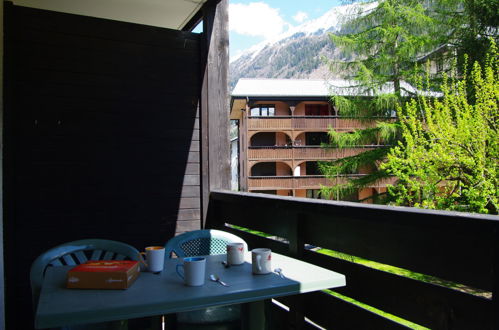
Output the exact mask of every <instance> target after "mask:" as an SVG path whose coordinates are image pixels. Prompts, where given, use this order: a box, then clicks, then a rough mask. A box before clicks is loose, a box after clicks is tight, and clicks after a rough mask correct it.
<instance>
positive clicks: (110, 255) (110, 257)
mask: <svg viewBox="0 0 499 330" xmlns="http://www.w3.org/2000/svg"><path fill="white" fill-rule="evenodd" d="M113 257H114V252H111V251H106V253H104V256H103V257H102V260H113Z"/></svg>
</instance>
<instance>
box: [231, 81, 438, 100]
mask: <svg viewBox="0 0 499 330" xmlns="http://www.w3.org/2000/svg"><path fill="white" fill-rule="evenodd" d="M401 87H402V95H403V96H408V95H409V93H416V92H417V90H416V88H414V87H413V86H412V85H410V84H408V83H406V82H402V83H401ZM393 90H394V88H393V83H387V84H385V85H384V86H383V88H382V90H381V91H380V92H382V93H393ZM425 94H426V95H431V96H439V94H438V93H425ZM331 95H340V96H373V95H374V93H373V92H372V91H370V90H368V89H367V88H365V87H360V86H359V85H358V83H357V82H354V81H349V80H343V79H334V80H314V79H261V78H258V79H253V78H241V79H239V81H238V82H237V84H236V87H234V90H233V91H232V97H233V98H238V97H328V96H331Z"/></svg>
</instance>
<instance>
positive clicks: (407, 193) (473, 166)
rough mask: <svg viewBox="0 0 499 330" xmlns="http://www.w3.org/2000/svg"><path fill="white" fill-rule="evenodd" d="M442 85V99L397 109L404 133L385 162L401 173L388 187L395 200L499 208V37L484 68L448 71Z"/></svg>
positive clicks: (428, 205) (488, 210)
mask: <svg viewBox="0 0 499 330" xmlns="http://www.w3.org/2000/svg"><path fill="white" fill-rule="evenodd" d="M442 89H443V91H444V97H443V99H442V100H427V99H426V98H425V97H424V96H421V97H420V102H417V101H416V100H412V101H410V102H409V103H408V104H406V106H405V107H403V108H399V110H398V111H399V112H400V114H399V116H400V124H401V129H402V139H401V140H400V141H399V142H398V144H397V146H395V147H394V148H392V149H391V150H390V152H389V153H388V155H387V161H386V162H385V163H384V164H382V166H381V168H382V170H383V171H385V172H387V173H390V174H393V175H395V176H396V177H397V178H398V182H397V183H396V184H395V185H394V186H391V187H389V189H388V192H389V195H390V197H391V200H392V203H393V204H395V205H407V206H415V207H423V208H431V209H444V210H459V211H468V212H479V213H495V214H497V213H498V210H499V188H498V187H499V102H498V101H499V59H498V56H497V50H496V47H495V43H493V42H492V47H491V51H490V53H489V55H488V57H487V60H486V62H485V64H484V66H483V69H482V67H481V66H480V65H479V63H478V62H475V63H474V66H473V69H472V71H471V74H470V76H469V77H467V76H466V75H465V76H464V77H463V78H462V79H460V80H458V79H456V78H451V79H447V77H446V76H444V84H443V86H442ZM469 91H471V95H470V92H469ZM470 100H473V104H471V103H470Z"/></svg>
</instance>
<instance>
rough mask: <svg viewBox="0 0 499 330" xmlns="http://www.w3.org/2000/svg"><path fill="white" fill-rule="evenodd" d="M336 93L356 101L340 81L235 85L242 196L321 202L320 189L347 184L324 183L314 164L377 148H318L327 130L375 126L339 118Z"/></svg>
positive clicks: (379, 188)
mask: <svg viewBox="0 0 499 330" xmlns="http://www.w3.org/2000/svg"><path fill="white" fill-rule="evenodd" d="M335 92H336V93H338V94H341V95H343V96H348V95H351V94H352V95H351V96H355V95H353V94H355V91H353V90H351V89H350V90H349V89H348V87H347V83H346V82H345V81H342V80H334V81H324V80H300V79H240V80H239V82H238V83H237V85H236V86H235V88H234V91H233V92H232V97H231V119H232V120H237V121H238V123H239V188H240V190H242V191H250V192H262V193H270V194H276V195H283V196H296V197H310V198H321V193H320V188H321V186H330V185H333V184H339V183H344V182H346V180H347V178H346V177H338V178H336V179H334V180H330V179H327V178H326V177H325V176H323V175H322V174H321V172H320V171H319V168H318V162H319V161H325V160H332V159H338V158H343V157H348V156H353V155H356V154H358V153H361V152H363V151H365V150H367V149H372V148H376V147H379V146H374V145H368V146H358V147H355V148H342V149H326V148H323V147H321V144H322V143H326V142H328V131H329V129H330V128H333V129H335V130H336V131H338V132H344V133H348V132H353V131H355V130H357V129H361V128H365V127H373V126H375V125H376V120H374V119H373V120H372V121H365V120H359V119H355V118H351V117H350V118H348V117H343V116H341V114H340V113H338V111H337V109H336V108H335V107H334V105H333V104H332V103H331V102H330V99H331V95H333V93H335ZM368 171H369V170H368V169H365V170H361V171H360V173H355V174H352V175H363V174H365V173H368ZM385 189H386V182H379V183H377V184H376V185H373V186H371V187H368V188H365V189H362V190H360V191H359V192H358V194H356V195H355V196H349V197H348V198H346V199H348V200H352V201H358V200H364V199H365V198H367V197H369V196H372V195H373V194H376V193H380V192H383V191H385ZM333 198H334V197H333ZM343 199H345V198H343Z"/></svg>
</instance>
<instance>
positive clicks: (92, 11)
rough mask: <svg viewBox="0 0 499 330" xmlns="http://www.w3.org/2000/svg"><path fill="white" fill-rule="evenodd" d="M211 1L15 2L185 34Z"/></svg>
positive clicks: (96, 0)
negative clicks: (183, 31)
mask: <svg viewBox="0 0 499 330" xmlns="http://www.w3.org/2000/svg"><path fill="white" fill-rule="evenodd" d="M206 1H207V0H13V3H14V4H15V5H19V6H26V7H33V8H39V9H47V10H53V11H59V12H64V13H70V14H78V15H84V16H92V17H99V18H106V19H112V20H116V21H125V22H132V23H139V24H145V25H152V26H159V27H165V28H169V29H176V30H181V29H182V28H183V27H184V26H185V25H186V24H187V23H188V22H189V20H190V19H191V18H192V17H193V16H194V15H195V14H196V13H197V11H198V10H199V9H200V8H201V6H202V5H203V4H204V3H205V2H206Z"/></svg>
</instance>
